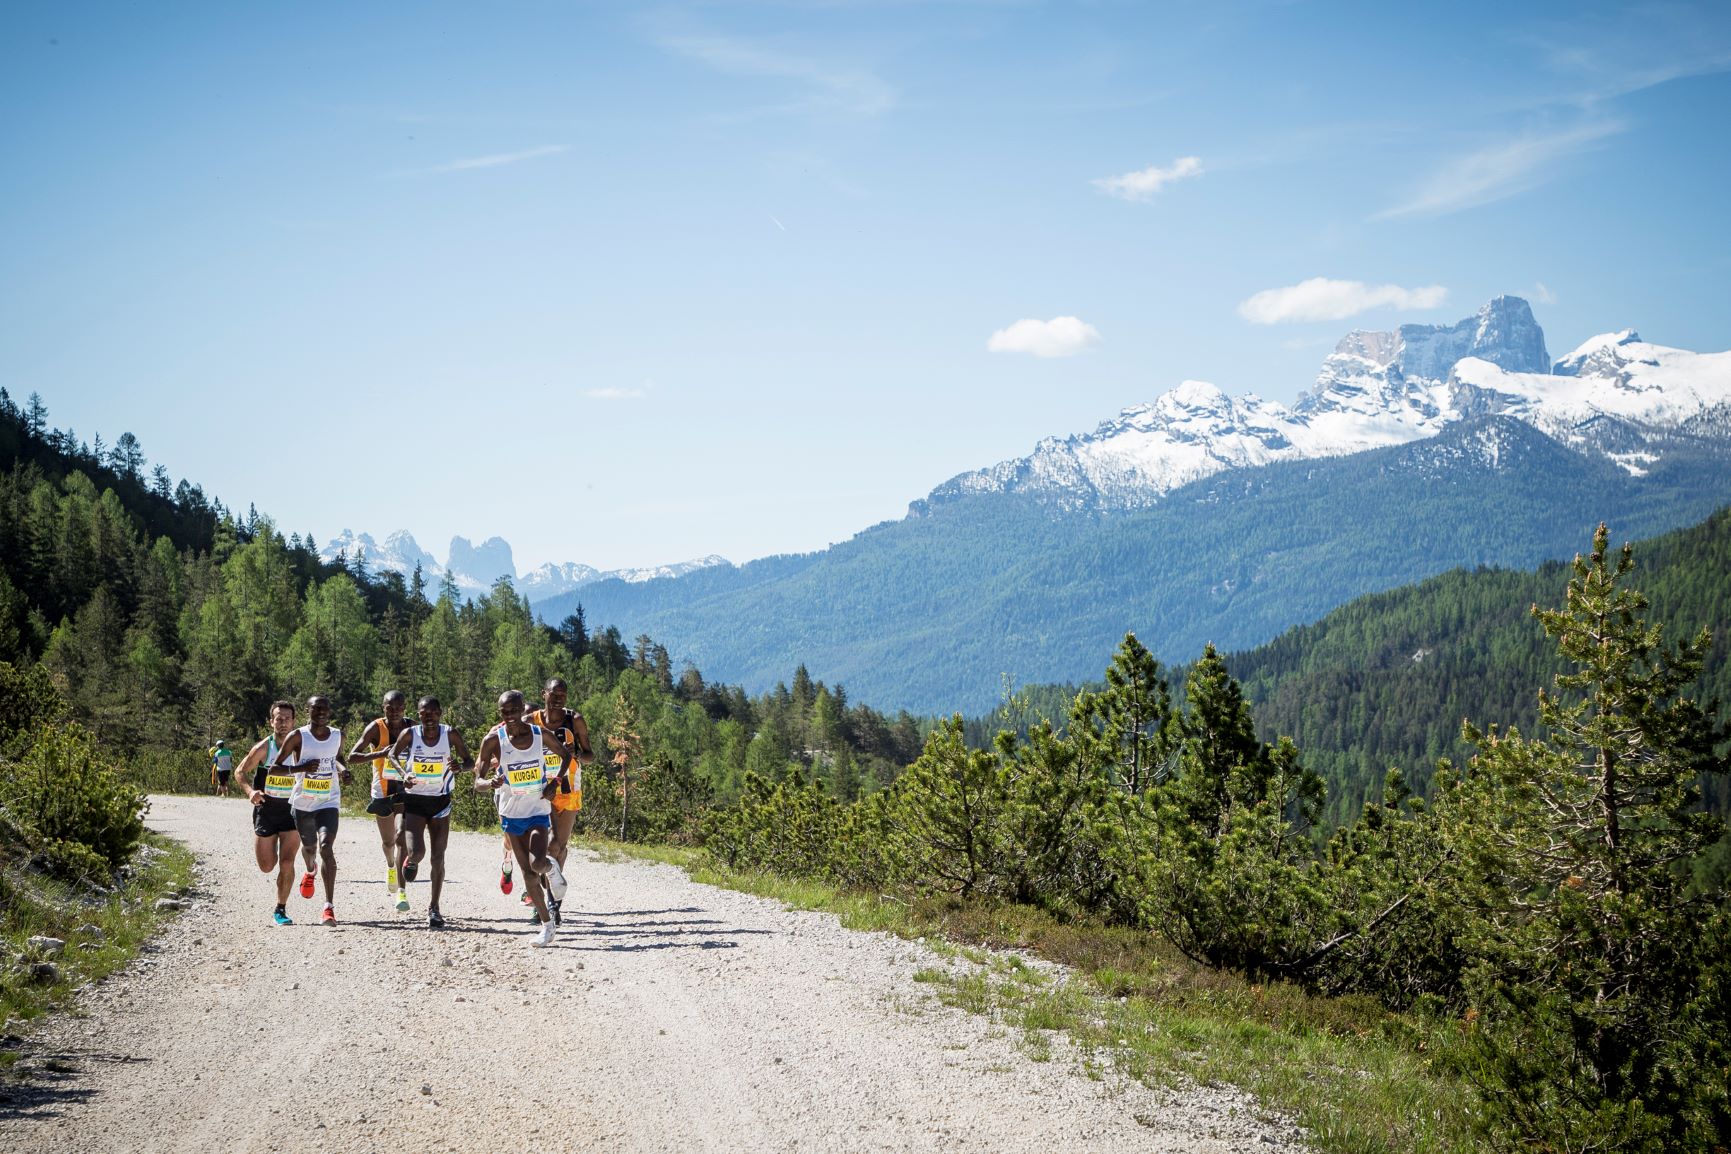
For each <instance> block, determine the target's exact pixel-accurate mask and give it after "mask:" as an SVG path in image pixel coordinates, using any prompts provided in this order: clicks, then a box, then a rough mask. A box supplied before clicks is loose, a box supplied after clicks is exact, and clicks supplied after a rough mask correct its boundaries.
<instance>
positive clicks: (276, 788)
mask: <svg viewBox="0 0 1731 1154" xmlns="http://www.w3.org/2000/svg"><path fill="white" fill-rule="evenodd" d="M265 740H266V741H268V742H270V745H268V746H267V747H266V748H265V754H264V760H263V761H261V762H259V764H258V765H257V766H256V767H255V768H254V769H253V771H252V776H253V784H254V785H256V786H258V788H259V789H260V790H261V791H262V792H263V793H264V796H265V798H266V800H267V801H287V800H288V799H289V798H290V797H291V796H293V794H294V791H295V775H294V774H292V773H290V772H288V771H287V770H285V769H278V768H277V767H276V753H277V748H276V734H274V733H273V734H271V735H269V736H268V737H266V738H265Z"/></svg>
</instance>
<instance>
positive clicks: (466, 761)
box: [451, 729, 475, 769]
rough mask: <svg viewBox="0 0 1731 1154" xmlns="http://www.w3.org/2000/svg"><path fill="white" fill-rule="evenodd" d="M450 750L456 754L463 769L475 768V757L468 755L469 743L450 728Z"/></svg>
mask: <svg viewBox="0 0 1731 1154" xmlns="http://www.w3.org/2000/svg"><path fill="white" fill-rule="evenodd" d="M451 752H452V753H454V754H456V755H457V759H458V761H460V762H461V763H462V766H463V768H464V769H474V768H475V759H474V758H472V757H470V756H469V743H468V742H466V741H464V740H463V735H462V734H460V733H458V732H457V731H456V730H454V729H453V730H451Z"/></svg>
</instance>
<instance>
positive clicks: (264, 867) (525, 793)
mask: <svg viewBox="0 0 1731 1154" xmlns="http://www.w3.org/2000/svg"><path fill="white" fill-rule="evenodd" d="M543 689H544V705H543V706H542V708H540V709H538V710H535V711H534V712H533V713H527V708H528V703H527V701H526V700H525V699H524V697H523V694H522V692H521V691H519V690H515V689H510V690H506V691H505V692H504V693H501V694H500V695H499V724H498V725H497V726H495V727H493V729H491V730H490V731H489V732H488V733H487V736H486V737H485V738H483V739H482V741H481V748H480V750H479V751H478V752H477V753H476V755H475V756H474V757H471V756H470V755H469V750H468V746H467V744H466V743H465V742H464V741H463V735H462V734H460V733H458V732H457V731H456V730H454V729H452V728H451V727H450V726H448V725H445V724H444V723H443V716H444V708H443V706H442V705H441V704H440V702H439V699H438V698H436V697H431V696H428V697H423V698H421V699H420V701H419V702H417V703H416V707H415V712H416V716H417V718H418V720H419V724H418V725H411V724H409V722H408V720H407V717H406V714H407V711H408V698H407V696H406V695H404V693H403V692H402V691H401V690H397V689H393V690H391V691H390V692H389V693H387V694H385V697H384V701H383V703H382V704H383V707H384V713H383V716H380V717H378V718H375V719H374V720H372V721H370V722H368V723H367V725H366V727H365V728H364V729H363V730H362V731H361V737H360V740H359V741H357V742H355V744H354V747H353V748H351V749H350V750H349V751H348V753H347V754H344V753H343V752H342V740H343V734H342V730H340V729H337V728H335V727H333V726H332V725H331V723H330V722H331V703H330V701H329V700H328V699H327V698H325V697H324V696H322V695H314V696H313V697H310V698H308V699H307V702H306V707H307V724H306V725H303V726H300V727H299V728H296V726H295V721H296V709H295V704H294V702H292V701H277V702H274V703H273V704H272V705H271V707H270V714H269V717H268V719H267V720H268V722H269V725H270V732H269V733H268V734H267V735H266V736H265V738H264V739H263V740H261V741H260V742H258V744H256V745H254V746H253V747H252V749H251V750H249V751H248V752H247V755H246V757H245V758H244V759H243V760H242V761H241V763H240V765H239V767H238V768H237V769H236V770H235V775H236V776H237V777H238V778H239V780H240V784H241V787H242V788H244V789H245V790H246V792H247V796H248V797H249V798H250V800H251V801H252V805H253V823H252V824H253V834H254V835H255V836H254V841H253V848H254V853H255V854H256V856H257V859H258V868H259V869H260V871H262V872H263V873H266V874H269V873H271V872H272V871H273V870H274V871H276V908H275V909H274V910H273V911H272V913H271V917H272V920H274V921H275V922H276V924H277V925H279V926H286V925H292V924H294V920H293V919H292V918H290V917H289V914H288V900H289V894H290V892H291V891H292V889H293V888H294V884H295V883H294V873H295V860H296V857H297V855H298V857H299V858H300V861H301V864H302V865H303V866H304V867H305V872H304V873H303V874H302V876H301V879H300V894H301V896H302V897H303V898H311V897H313V895H314V892H315V889H316V886H317V883H319V882H322V883H323V889H324V899H325V900H324V909H323V910H322V911H321V912H320V914H319V921H320V922H322V923H324V924H325V925H334V924H336V883H337V857H336V837H337V824H338V819H339V815H340V813H341V806H342V787H343V786H344V785H345V784H351V783H352V782H353V771H352V770H351V769H350V763H356V764H359V763H362V762H365V763H367V766H368V778H369V783H370V785H369V789H370V798H369V800H368V802H367V813H369V814H371V815H372V816H373V818H374V821H375V823H376V824H377V826H378V833H379V848H380V851H381V852H382V853H383V855H384V859H385V887H386V892H387V894H388V895H389V896H391V897H392V898H394V900H395V904H396V908H397V910H398V911H400V912H405V913H406V912H407V911H408V909H409V894H408V886H409V883H410V882H412V881H414V880H415V877H416V875H417V874H418V872H419V869H420V866H421V863H422V862H423V861H426V862H427V863H428V877H427V880H428V882H429V888H430V891H431V892H430V893H429V895H428V902H427V925H428V926H429V927H431V928H433V929H442V928H443V927H444V925H445V918H444V915H443V914H441V913H440V912H439V899H440V897H441V896H442V894H443V890H444V883H445V847H446V845H447V844H448V842H449V840H450V836H451V806H452V799H453V797H454V796H455V791H456V788H457V771H458V769H459V768H461V769H462V770H463V771H465V772H468V773H470V774H471V775H472V788H473V789H474V790H475V791H476V792H479V793H488V792H491V793H492V794H493V798H494V801H495V804H496V806H497V808H498V811H499V825H500V827H501V828H502V829H503V831H504V843H505V844H504V858H503V861H502V863H501V865H500V869H499V888H500V890H501V891H503V892H504V893H507V894H509V893H510V892H511V891H512V889H513V884H514V883H513V872H514V867H515V872H519V873H521V875H522V877H523V879H524V886H523V889H524V894H523V901H524V903H525V904H528V905H532V906H534V910H535V913H534V918H535V922H536V924H537V926H538V927H539V928H538V929H537V931H536V937H535V940H534V943H533V944H535V945H538V946H546V945H551V944H552V942H553V936H554V933H555V932H556V927H557V925H558V924H559V920H560V903H561V902H562V901H563V899H564V897H565V892H566V882H565V869H564V867H565V856H566V853H567V851H568V848H569V844H570V839H571V830H572V827H573V826H574V825H575V824H576V820H577V813H578V811H579V810H581V809H582V807H583V776H582V772H583V771H582V766H584V765H586V764H588V763H590V762H592V761H594V753H593V751H592V750H591V749H590V746H589V731H588V727H587V726H586V725H585V724H584V721H583V715H582V714H580V713H577V712H575V711H573V710H571V709H568V708H566V701H567V698H568V693H569V691H568V690H567V688H566V685H565V682H564V681H562V680H560V679H558V678H554V679H552V680H550V681H548V682H547V684H546V685H545V686H544V687H543ZM223 751H224V752H225V753H226V752H227V751H226V749H224V750H223ZM212 754H213V758H214V756H215V750H213V751H212ZM223 777H224V780H223V781H222V783H221V784H222V786H223V787H226V785H227V781H226V777H227V775H226V774H224V775H223ZM224 792H226V788H224ZM399 816H400V817H401V823H400V824H399V822H398V818H399Z"/></svg>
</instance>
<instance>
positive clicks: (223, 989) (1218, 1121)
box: [0, 797, 1301, 1154]
mask: <svg viewBox="0 0 1731 1154" xmlns="http://www.w3.org/2000/svg"><path fill="white" fill-rule="evenodd" d="M149 824H150V826H151V828H153V829H156V830H160V831H161V832H163V833H165V834H168V835H169V836H171V837H175V838H178V839H180V840H181V841H183V842H185V843H186V844H187V845H189V846H190V847H191V848H192V849H193V851H194V852H195V853H196V854H197V857H198V861H199V892H198V895H197V897H196V899H195V901H194V903H193V906H192V908H191V909H190V910H189V911H188V912H187V913H185V914H183V915H182V916H181V917H180V918H179V919H178V920H177V921H176V922H175V923H174V924H173V925H172V927H171V928H170V929H169V930H168V931H167V932H166V933H165V934H164V935H163V937H162V938H161V939H160V940H159V941H158V942H157V943H156V945H155V946H154V947H153V948H152V949H151V950H150V951H149V952H147V953H145V954H144V955H142V956H141V957H140V959H139V960H138V961H137V962H135V963H134V964H133V965H132V966H131V967H130V968H129V969H128V970H127V971H126V972H125V973H123V974H121V975H119V976H116V977H115V978H112V979H110V980H109V981H107V982H104V983H102V984H100V985H97V986H95V987H93V988H91V989H89V990H87V991H85V992H84V994H83V995H82V996H81V999H80V1003H79V1007H78V1009H77V1010H76V1011H75V1012H73V1013H70V1014H64V1015H60V1016H58V1017H56V1018H55V1019H53V1020H51V1021H49V1022H47V1023H46V1024H44V1025H43V1026H42V1027H41V1028H40V1029H39V1030H38V1031H37V1033H36V1034H35V1036H34V1037H33V1038H32V1039H31V1042H32V1049H33V1050H34V1051H35V1054H36V1056H37V1058H38V1059H39V1060H41V1061H44V1062H46V1063H47V1066H48V1068H47V1069H46V1070H44V1071H42V1072H40V1073H39V1075H38V1076H37V1078H36V1080H35V1081H34V1082H32V1083H30V1084H28V1085H26V1086H24V1087H22V1088H20V1087H12V1088H11V1095H10V1097H8V1098H6V1099H4V1100H0V1149H4V1150H7V1151H10V1152H15V1154H25V1152H32V1151H57V1152H63V1151H83V1150H91V1151H96V1150H100V1151H167V1150H174V1151H213V1152H214V1151H224V1152H227V1151H254V1150H256V1151H302V1150H306V1151H346V1150H372V1149H378V1148H381V1147H384V1146H386V1145H387V1144H388V1145H391V1146H395V1147H401V1148H405V1149H417V1150H445V1149H450V1150H472V1149H490V1150H508V1149H517V1148H532V1149H537V1150H558V1149H567V1148H583V1149H598V1150H620V1151H639V1150H641V1151H668V1150H677V1151H686V1150H701V1151H735V1150H737V1151H778V1150H785V1151H864V1150H872V1151H891V1150H894V1151H1011V1152H1030V1154H1033V1152H1039V1154H1052V1152H1053V1151H1058V1150H1062V1151H1129V1150H1148V1151H1198V1152H1214V1151H1221V1152H1224V1151H1241V1150H1257V1151H1281V1150H1294V1151H1296V1150H1299V1149H1301V1147H1300V1146H1298V1145H1296V1144H1295V1139H1294V1138H1293V1134H1294V1130H1293V1128H1292V1126H1291V1125H1290V1124H1282V1123H1278V1122H1269V1121H1263V1120H1261V1119H1260V1118H1259V1116H1258V1113H1257V1111H1255V1110H1254V1109H1253V1107H1252V1105H1251V1103H1250V1102H1249V1101H1248V1099H1246V1098H1245V1097H1244V1096H1242V1095H1240V1094H1238V1093H1236V1092H1235V1091H1231V1090H1227V1089H1218V1088H1202V1089H1197V1090H1194V1091H1188V1092H1184V1093H1177V1094H1174V1093H1165V1092H1161V1091H1156V1090H1150V1089H1148V1088H1146V1087H1143V1086H1140V1085H1138V1084H1134V1083H1129V1084H1126V1083H1123V1082H1121V1081H1118V1080H1115V1079H1114V1078H1113V1077H1112V1076H1111V1075H1109V1074H1108V1075H1107V1076H1106V1078H1105V1079H1104V1080H1094V1079H1092V1078H1090V1077H1088V1076H1087V1075H1086V1074H1085V1073H1084V1072H1083V1071H1082V1069H1081V1068H1080V1066H1079V1064H1078V1063H1077V1062H1076V1061H1074V1060H1073V1059H1072V1057H1071V1056H1070V1055H1069V1054H1068V1052H1067V1051H1065V1050H1064V1049H1063V1048H1062V1047H1061V1046H1057V1047H1054V1050H1053V1053H1054V1055H1055V1057H1054V1059H1053V1060H1052V1061H1049V1062H1037V1061H1035V1060H1033V1059H1032V1058H1031V1057H1029V1056H1028V1055H1027V1054H1026V1053H1024V1051H1023V1050H1022V1048H1021V1047H1020V1046H1019V1045H1018V1044H1017V1041H1016V1038H1015V1037H1014V1035H1013V1032H1011V1031H1007V1030H1005V1029H1004V1028H1003V1027H1001V1026H998V1025H995V1024H994V1023H993V1022H992V1021H991V1020H990V1019H988V1018H986V1017H983V1016H979V1015H972V1014H968V1013H966V1012H964V1011H962V1010H958V1009H953V1008H949V1007H945V1006H943V1005H941V1004H940V1003H939V1002H938V1001H937V1000H936V999H935V997H933V995H932V994H931V992H930V990H929V987H928V986H926V985H924V984H921V983H916V982H915V981H914V980H913V975H914V972H915V971H916V970H918V969H920V968H921V967H923V966H932V965H943V964H946V963H945V962H944V961H943V960H942V959H939V958H938V957H937V956H936V955H935V954H934V953H933V952H932V951H930V950H928V949H927V948H926V947H924V946H923V945H920V944H919V943H910V942H905V941H901V940H900V939H897V938H894V937H890V936H888V935H884V934H872V933H859V932H855V931H851V930H846V929H843V928H842V927H841V925H840V924H839V923H838V922H837V921H836V919H835V918H834V917H833V916H832V915H829V914H824V913H814V912H805V911H793V910H788V909H785V908H783V907H782V906H781V904H780V903H777V902H773V901H768V900H765V899H762V898H757V897H753V896H750V895H746V894H740V893H736V892H733V891H729V890H721V889H716V888H713V887H710V886H704V885H699V884H697V883H695V882H692V881H691V880H690V879H689V878H687V877H686V876H685V875H684V873H683V872H682V871H680V870H677V869H675V868H673V867H671V866H664V865H655V864H651V863H646V862H640V861H617V862H616V861H602V860H599V859H598V858H596V857H594V856H593V855H587V854H583V853H574V854H573V860H572V863H571V866H570V868H569V870H568V874H569V876H570V880H571V892H570V895H569V896H568V897H567V898H566V900H565V924H564V926H563V928H562V931H561V933H560V935H559V937H558V940H557V942H556V944H555V945H554V947H553V948H551V949H547V950H537V949H532V948H530V946H529V931H530V927H529V923H528V919H527V911H526V910H525V908H524V907H522V906H520V905H519V904H518V902H517V899H516V898H515V897H509V898H507V897H505V896H504V895H502V894H500V893H499V890H498V860H499V850H498V846H499V841H498V838H496V837H492V836H488V835H485V834H468V833H460V834H453V835H452V838H451V845H450V852H449V855H448V870H447V874H448V877H447V881H446V885H445V896H444V901H443V907H444V910H443V912H444V914H445V916H446V918H447V919H448V921H449V925H448V927H447V928H446V929H444V930H442V931H435V930H429V929H428V928H427V927H426V922H425V914H426V900H427V887H426V885H425V884H424V883H417V884H416V885H414V886H412V887H411V888H410V900H411V902H412V903H413V909H412V910H411V912H410V913H408V914H398V913H397V912H396V911H395V910H394V909H393V908H392V906H391V905H390V904H389V903H388V901H387V899H386V896H385V887H384V873H383V859H382V858H381V856H380V854H379V849H378V838H377V836H376V834H375V833H374V828H373V826H372V823H371V822H363V821H360V820H356V819H353V818H349V817H345V818H344V819H343V823H342V828H341V832H340V833H339V839H338V861H339V866H340V867H341V873H340V876H339V878H338V882H337V895H336V897H337V902H336V909H337V915H338V917H339V919H340V922H339V924H338V925H337V926H335V927H321V926H319V925H317V924H315V919H316V917H317V913H318V906H319V904H320V901H322V899H318V900H315V901H305V900H303V899H301V898H300V897H299V896H298V894H297V895H296V896H293V897H291V899H290V902H291V904H290V907H289V911H290V913H291V914H292V915H293V916H294V917H295V919H296V923H297V924H296V925H294V926H290V927H277V926H273V925H271V924H270V921H269V914H270V905H271V887H270V883H269V881H267V879H266V878H265V877H264V875H261V874H260V873H259V871H258V868H257V866H256V864H255V863H254V861H253V856H252V832H251V828H250V826H249V824H248V814H247V807H246V805H245V803H244V801H236V800H232V799H231V800H218V799H215V798H185V797H158V798H153V799H152V807H151V813H150V817H149ZM423 876H424V874H423Z"/></svg>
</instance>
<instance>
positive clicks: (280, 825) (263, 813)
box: [252, 797, 295, 837]
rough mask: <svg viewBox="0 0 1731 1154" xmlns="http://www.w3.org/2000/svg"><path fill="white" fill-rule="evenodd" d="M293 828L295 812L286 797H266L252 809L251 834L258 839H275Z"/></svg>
mask: <svg viewBox="0 0 1731 1154" xmlns="http://www.w3.org/2000/svg"><path fill="white" fill-rule="evenodd" d="M294 828H295V811H294V810H293V809H291V808H290V807H289V803H288V798H286V797H267V798H265V799H264V800H263V801H261V802H259V803H258V804H257V805H255V806H253V807H252V832H254V833H256V834H258V836H260V837H275V836H276V835H277V834H279V833H288V832H290V831H291V830H293V829H294Z"/></svg>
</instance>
